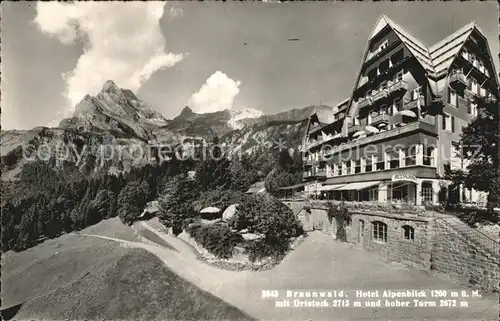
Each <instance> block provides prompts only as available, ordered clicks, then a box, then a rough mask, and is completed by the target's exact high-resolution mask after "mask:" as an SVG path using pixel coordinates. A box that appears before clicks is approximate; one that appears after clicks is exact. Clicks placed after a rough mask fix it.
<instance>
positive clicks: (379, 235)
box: [372, 221, 387, 242]
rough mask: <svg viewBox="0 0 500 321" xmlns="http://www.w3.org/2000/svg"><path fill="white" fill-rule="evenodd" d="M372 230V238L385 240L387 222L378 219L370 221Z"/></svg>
mask: <svg viewBox="0 0 500 321" xmlns="http://www.w3.org/2000/svg"><path fill="white" fill-rule="evenodd" d="M372 231H373V234H372V237H373V239H374V240H376V241H380V242H387V224H385V223H383V222H379V221H375V222H372Z"/></svg>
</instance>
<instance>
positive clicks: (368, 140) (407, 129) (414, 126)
mask: <svg viewBox="0 0 500 321" xmlns="http://www.w3.org/2000/svg"><path fill="white" fill-rule="evenodd" d="M395 116H397V117H396V118H399V117H401V118H400V122H401V123H402V119H403V115H399V116H398V115H395ZM393 117H394V116H393ZM412 132H426V133H428V134H430V135H432V136H437V130H436V126H434V125H432V124H429V123H426V122H423V121H415V122H411V123H409V124H407V125H406V126H402V127H397V128H394V129H391V130H388V131H384V132H381V133H378V134H375V135H372V136H366V137H362V138H359V139H358V140H353V141H350V142H348V143H346V144H342V145H338V146H335V147H334V148H332V149H331V150H330V151H329V152H328V154H327V155H332V154H337V153H340V152H342V151H346V150H352V149H353V148H356V147H357V146H363V145H367V144H375V143H376V142H379V141H381V140H389V139H392V138H394V137H397V136H400V135H408V134H410V133H412Z"/></svg>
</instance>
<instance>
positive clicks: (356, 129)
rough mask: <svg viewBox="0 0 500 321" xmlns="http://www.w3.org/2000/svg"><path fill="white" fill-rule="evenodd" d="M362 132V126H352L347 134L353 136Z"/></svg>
mask: <svg viewBox="0 0 500 321" xmlns="http://www.w3.org/2000/svg"><path fill="white" fill-rule="evenodd" d="M360 130H361V126H359V125H352V126H351V127H349V128H348V129H347V132H348V133H349V134H352V133H355V132H358V131H360Z"/></svg>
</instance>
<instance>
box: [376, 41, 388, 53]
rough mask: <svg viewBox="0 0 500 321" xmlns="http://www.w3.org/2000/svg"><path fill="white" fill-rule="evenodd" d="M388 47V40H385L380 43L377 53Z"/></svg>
mask: <svg viewBox="0 0 500 321" xmlns="http://www.w3.org/2000/svg"><path fill="white" fill-rule="evenodd" d="M388 46H389V40H386V41H384V42H382V44H381V45H380V46H379V47H378V51H379V52H380V51H382V50H384V49H385V48H387V47H388Z"/></svg>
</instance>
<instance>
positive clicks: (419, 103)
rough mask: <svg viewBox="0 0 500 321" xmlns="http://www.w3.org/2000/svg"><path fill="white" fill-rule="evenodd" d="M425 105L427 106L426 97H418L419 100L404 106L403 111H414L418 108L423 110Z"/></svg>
mask: <svg viewBox="0 0 500 321" xmlns="http://www.w3.org/2000/svg"><path fill="white" fill-rule="evenodd" d="M424 105H425V99H424V97H418V98H417V99H414V100H412V101H409V102H407V103H406V104H404V106H403V109H404V110H412V109H414V108H417V107H420V108H422V107H423V106H424Z"/></svg>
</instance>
